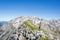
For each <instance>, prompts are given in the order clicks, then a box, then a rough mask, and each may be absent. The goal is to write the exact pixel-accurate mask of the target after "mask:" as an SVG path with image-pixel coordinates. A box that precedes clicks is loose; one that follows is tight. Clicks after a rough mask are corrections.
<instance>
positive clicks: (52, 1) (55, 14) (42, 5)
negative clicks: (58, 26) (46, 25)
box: [0, 0, 60, 21]
mask: <svg viewBox="0 0 60 40" xmlns="http://www.w3.org/2000/svg"><path fill="white" fill-rule="evenodd" d="M20 16H36V17H38V18H43V19H60V0H0V21H9V20H11V19H14V18H17V17H20Z"/></svg>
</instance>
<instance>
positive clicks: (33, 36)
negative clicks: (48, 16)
mask: <svg viewBox="0 0 60 40" xmlns="http://www.w3.org/2000/svg"><path fill="white" fill-rule="evenodd" d="M0 40H60V20H59V19H58V20H44V19H39V18H37V17H33V16H21V17H18V18H15V19H12V20H10V21H9V22H8V23H6V24H5V25H3V26H2V27H1V28H0Z"/></svg>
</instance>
